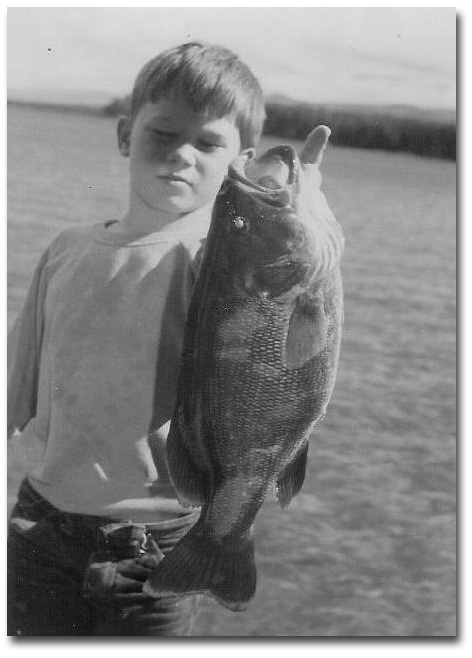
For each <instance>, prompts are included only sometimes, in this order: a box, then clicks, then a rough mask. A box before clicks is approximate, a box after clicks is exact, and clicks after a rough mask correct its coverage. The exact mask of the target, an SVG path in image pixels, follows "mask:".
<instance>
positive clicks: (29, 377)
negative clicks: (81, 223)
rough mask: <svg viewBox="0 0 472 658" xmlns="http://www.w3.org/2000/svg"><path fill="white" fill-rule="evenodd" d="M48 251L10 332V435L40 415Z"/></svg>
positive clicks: (8, 419) (42, 258) (8, 408)
mask: <svg viewBox="0 0 472 658" xmlns="http://www.w3.org/2000/svg"><path fill="white" fill-rule="evenodd" d="M47 259H48V252H45V253H44V254H43V256H42V257H41V260H40V262H39V264H38V266H37V268H36V271H35V273H34V276H33V281H32V283H31V286H30V288H29V290H28V294H27V296H26V300H25V303H24V306H23V308H22V310H21V312H20V314H19V316H18V317H17V319H16V322H15V324H14V326H13V328H12V330H11V331H10V333H9V336H8V386H7V389H8V403H7V432H8V437H10V436H12V434H14V432H15V431H17V430H19V431H21V430H22V429H23V428H24V427H25V425H26V424H27V423H28V421H29V420H30V419H31V418H33V417H34V416H35V415H36V402H37V393H38V372H39V357H40V348H41V339H42V332H43V302H44V294H45V288H46V286H45V276H44V267H45V265H46V262H47Z"/></svg>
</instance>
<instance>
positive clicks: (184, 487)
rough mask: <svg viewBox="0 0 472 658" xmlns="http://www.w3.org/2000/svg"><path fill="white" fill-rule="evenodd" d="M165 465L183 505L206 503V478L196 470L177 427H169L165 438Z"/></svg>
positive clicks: (200, 471)
mask: <svg viewBox="0 0 472 658" xmlns="http://www.w3.org/2000/svg"><path fill="white" fill-rule="evenodd" d="M166 449H167V463H168V467H169V473H170V476H171V479H172V482H173V483H174V485H175V488H176V489H177V492H178V494H179V496H178V498H179V501H180V502H181V503H183V504H190V505H203V504H204V503H205V502H206V498H207V496H206V488H207V481H208V478H207V477H206V474H205V473H204V472H203V471H202V470H201V469H199V468H198V466H197V465H196V464H195V463H194V461H193V460H192V457H191V455H190V453H189V451H188V450H187V448H186V447H185V445H184V442H183V439H182V435H181V433H180V431H179V429H178V427H177V426H176V425H174V424H172V425H171V428H170V431H169V436H168V437H167V446H166Z"/></svg>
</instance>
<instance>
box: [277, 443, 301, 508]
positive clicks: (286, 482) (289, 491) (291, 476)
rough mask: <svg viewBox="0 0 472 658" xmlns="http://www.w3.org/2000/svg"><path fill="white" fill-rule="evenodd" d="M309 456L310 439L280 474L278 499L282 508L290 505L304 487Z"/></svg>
mask: <svg viewBox="0 0 472 658" xmlns="http://www.w3.org/2000/svg"><path fill="white" fill-rule="evenodd" d="M307 457H308V441H307V442H306V443H305V444H304V445H303V446H302V448H301V449H300V450H299V451H298V452H297V454H296V455H295V457H294V458H293V459H292V461H291V462H290V463H289V464H287V466H286V467H285V468H284V470H283V471H282V473H281V474H280V475H279V477H278V479H277V484H276V490H275V492H276V496H277V501H278V503H279V505H280V507H281V508H282V509H285V508H286V507H288V505H289V503H290V501H291V500H292V498H293V497H294V496H296V495H297V493H298V492H299V491H300V489H301V488H302V485H303V482H304V480H305V471H306V463H307Z"/></svg>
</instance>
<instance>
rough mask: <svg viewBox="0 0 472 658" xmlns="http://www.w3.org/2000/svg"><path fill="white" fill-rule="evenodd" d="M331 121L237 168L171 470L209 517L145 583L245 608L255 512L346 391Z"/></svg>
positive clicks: (250, 587)
mask: <svg viewBox="0 0 472 658" xmlns="http://www.w3.org/2000/svg"><path fill="white" fill-rule="evenodd" d="M329 133H330V131H329V128H327V127H326V126H318V127H317V128H316V129H315V130H314V131H313V132H312V133H311V134H310V135H309V137H308V138H307V141H306V143H305V147H304V149H303V151H302V154H301V155H300V157H299V156H298V154H297V153H296V151H295V150H294V149H293V148H292V146H289V145H280V146H275V147H273V148H271V149H269V150H268V151H267V152H266V153H264V154H263V155H261V156H260V157H258V158H256V159H254V160H252V161H249V163H246V164H244V163H241V162H240V161H235V162H234V163H232V164H231V165H230V167H229V170H228V175H227V176H226V178H225V180H224V182H223V185H222V187H221V189H220V192H219V194H218V196H217V198H216V201H215V205H214V209H213V214H212V219H211V223H210V229H209V232H208V236H207V241H206V246H205V251H204V254H203V257H202V262H201V266H200V272H199V275H198V278H197V281H196V283H195V286H194V290H193V293H192V297H191V301H190V306H189V310H188V317H187V324H186V330H185V336H184V346H183V354H182V363H181V371H180V378H179V384H178V396H177V404H176V408H175V412H174V414H173V416H172V419H171V424H170V430H169V434H168V438H167V446H166V452H167V460H168V468H169V473H170V477H171V479H172V482H173V484H174V486H175V488H176V490H177V492H178V498H179V500H180V502H181V503H182V504H185V505H190V506H198V507H201V512H200V517H199V519H198V521H197V522H196V523H195V525H194V526H193V527H192V528H191V529H190V530H189V532H188V533H187V534H186V535H185V536H184V537H183V538H182V539H181V540H180V541H179V542H178V543H177V544H176V546H175V548H174V549H173V550H172V551H171V552H170V553H169V554H168V555H166V557H165V558H164V559H163V560H162V561H161V562H160V563H159V565H158V566H157V568H156V569H155V570H154V571H153V572H152V573H151V575H150V576H149V578H148V580H147V582H146V583H145V585H144V588H143V591H144V592H145V593H147V594H148V595H150V596H153V597H157V596H162V595H168V594H172V595H177V596H184V595H191V594H205V595H208V596H211V597H213V598H214V599H216V600H217V601H218V602H219V603H220V604H222V605H223V606H225V607H226V608H228V609H230V610H235V611H237V610H244V609H246V608H247V606H248V605H249V603H250V601H251V599H252V598H253V596H254V594H255V591H256V581H257V573H256V564H255V546H254V522H255V518H256V515H257V513H258V511H259V510H260V508H261V506H262V505H263V502H264V500H265V499H266V497H267V496H268V495H269V494H270V493H271V492H274V493H275V496H276V499H277V500H278V502H279V504H280V506H281V507H282V508H286V507H287V506H288V505H289V503H290V501H291V499H292V498H293V497H294V496H295V495H296V494H297V493H298V492H299V491H300V489H301V487H302V484H303V481H304V477H305V470H306V464H307V452H308V445H309V440H310V437H311V435H312V433H313V430H314V428H315V426H316V425H317V424H318V423H319V422H320V421H321V420H322V419H323V418H324V416H325V414H326V409H327V405H328V403H329V400H330V398H331V394H332V391H333V388H334V384H335V379H336V372H337V367H338V361H339V353H340V341H341V332H342V318H343V291H342V278H341V269H340V262H341V257H342V253H343V250H344V237H343V232H342V229H341V227H340V225H339V223H338V222H337V220H336V218H335V217H334V215H333V213H332V211H331V209H330V208H329V206H328V204H327V201H326V198H325V196H324V194H323V192H322V191H321V174H320V163H321V159H322V156H323V152H324V149H325V147H326V144H327V141H328V138H329Z"/></svg>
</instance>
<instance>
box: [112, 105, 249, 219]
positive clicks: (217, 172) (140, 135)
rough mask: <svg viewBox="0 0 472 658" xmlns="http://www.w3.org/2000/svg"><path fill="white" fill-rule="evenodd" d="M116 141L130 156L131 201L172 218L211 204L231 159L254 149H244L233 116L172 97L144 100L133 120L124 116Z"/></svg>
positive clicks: (124, 152)
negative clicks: (196, 108) (191, 106)
mask: <svg viewBox="0 0 472 658" xmlns="http://www.w3.org/2000/svg"><path fill="white" fill-rule="evenodd" d="M118 141H119V147H120V150H121V152H122V154H123V155H126V156H128V155H129V157H130V179H131V196H132V202H134V203H138V205H139V206H140V207H141V209H142V210H144V208H146V209H148V210H149V211H150V212H157V213H159V214H164V215H168V216H169V217H168V219H169V221H170V220H171V219H172V218H174V217H176V216H181V215H183V214H186V213H189V212H192V211H194V210H197V209H199V208H202V207H204V206H207V205H209V204H212V203H213V201H214V200H215V198H216V195H217V193H218V190H219V189H220V186H221V184H222V182H223V179H224V177H225V175H226V173H227V170H228V165H229V163H230V162H231V161H232V160H234V159H235V158H236V157H238V156H240V155H244V154H247V155H251V153H250V152H251V151H252V150H251V149H248V150H247V151H244V152H242V151H241V141H240V135H239V130H238V128H237V127H236V125H235V124H234V122H233V121H232V119H231V118H221V119H212V118H210V117H208V115H204V114H200V113H195V112H194V111H192V110H191V109H189V108H188V107H186V106H185V105H183V104H181V103H179V102H178V101H177V100H173V99H171V98H162V99H160V100H159V101H157V102H156V103H151V102H149V103H146V104H145V105H143V107H142V108H141V109H140V110H139V112H138V114H137V116H136V117H135V119H134V122H133V124H131V123H130V121H129V119H122V120H121V121H120V124H119V125H118ZM143 204H144V206H143Z"/></svg>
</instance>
